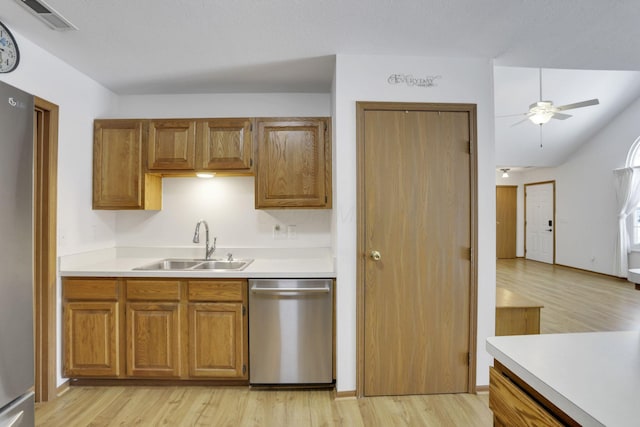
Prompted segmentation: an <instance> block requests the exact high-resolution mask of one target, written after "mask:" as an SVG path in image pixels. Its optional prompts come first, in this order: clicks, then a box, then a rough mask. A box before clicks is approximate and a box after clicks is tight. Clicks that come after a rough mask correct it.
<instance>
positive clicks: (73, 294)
mask: <svg viewBox="0 0 640 427" xmlns="http://www.w3.org/2000/svg"><path fill="white" fill-rule="evenodd" d="M62 297H63V298H64V299H67V300H92V301H96V300H98V301H117V300H118V282H117V280H116V279H98V278H96V279H91V278H89V279H87V278H68V277H64V278H62Z"/></svg>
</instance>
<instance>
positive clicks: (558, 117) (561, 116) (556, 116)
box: [551, 113, 573, 120]
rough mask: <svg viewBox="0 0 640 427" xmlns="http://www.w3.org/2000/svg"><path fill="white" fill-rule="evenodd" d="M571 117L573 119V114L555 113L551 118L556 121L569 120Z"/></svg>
mask: <svg viewBox="0 0 640 427" xmlns="http://www.w3.org/2000/svg"><path fill="white" fill-rule="evenodd" d="M569 117H573V116H572V115H571V114H563V113H553V116H551V118H552V119H556V120H567V119H568V118H569Z"/></svg>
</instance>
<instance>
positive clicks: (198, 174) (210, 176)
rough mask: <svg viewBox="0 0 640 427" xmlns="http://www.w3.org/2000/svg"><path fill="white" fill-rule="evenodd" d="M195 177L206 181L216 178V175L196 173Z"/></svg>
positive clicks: (212, 173)
mask: <svg viewBox="0 0 640 427" xmlns="http://www.w3.org/2000/svg"><path fill="white" fill-rule="evenodd" d="M196 176H197V177H198V178H204V179H208V178H213V177H214V176H216V174H215V172H196Z"/></svg>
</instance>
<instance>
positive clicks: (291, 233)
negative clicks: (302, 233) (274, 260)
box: [287, 225, 298, 240]
mask: <svg viewBox="0 0 640 427" xmlns="http://www.w3.org/2000/svg"><path fill="white" fill-rule="evenodd" d="M297 238H298V232H297V231H296V226H295V225H287V239H289V240H295V239H297Z"/></svg>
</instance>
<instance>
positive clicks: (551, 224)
mask: <svg viewBox="0 0 640 427" xmlns="http://www.w3.org/2000/svg"><path fill="white" fill-rule="evenodd" d="M525 205H526V208H525V215H526V217H525V230H526V232H525V257H526V258H527V259H530V260H533V261H540V262H546V263H548V264H553V263H554V261H555V259H554V258H555V256H554V249H555V244H554V242H555V225H556V224H555V183H554V182H545V183H540V184H526V185H525Z"/></svg>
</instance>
